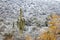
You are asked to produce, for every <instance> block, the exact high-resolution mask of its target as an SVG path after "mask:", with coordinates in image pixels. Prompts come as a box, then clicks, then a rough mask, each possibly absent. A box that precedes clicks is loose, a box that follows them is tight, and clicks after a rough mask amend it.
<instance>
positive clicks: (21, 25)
mask: <svg viewBox="0 0 60 40" xmlns="http://www.w3.org/2000/svg"><path fill="white" fill-rule="evenodd" d="M22 13H23V12H22V9H21V8H20V16H19V18H18V21H17V27H18V28H19V31H20V33H22V32H23V30H24V26H25V19H24V18H23V14H22Z"/></svg>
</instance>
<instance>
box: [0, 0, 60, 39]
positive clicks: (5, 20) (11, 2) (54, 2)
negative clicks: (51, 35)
mask: <svg viewBox="0 0 60 40" xmlns="http://www.w3.org/2000/svg"><path fill="white" fill-rule="evenodd" d="M20 8H22V10H23V15H24V18H25V22H26V28H25V31H24V33H23V34H24V35H26V34H31V35H32V36H36V35H38V34H39V33H40V32H41V31H44V30H46V29H47V28H48V27H47V26H46V23H45V22H46V21H47V19H46V18H47V17H48V16H49V15H50V14H51V13H52V12H56V13H58V14H60V1H59V0H0V30H1V31H0V33H1V35H0V36H1V37H0V40H2V39H3V38H4V37H3V36H2V35H4V34H5V33H10V32H12V30H14V31H15V33H14V36H16V37H15V40H18V39H17V38H19V36H18V35H19V31H18V28H17V26H16V21H17V19H18V16H19V15H20V14H19V13H20V11H19V10H20ZM13 22H14V23H15V24H14V28H13ZM36 26H37V27H36ZM41 27H42V28H41ZM3 29H4V30H3ZM40 29H41V30H40ZM38 30H40V31H38ZM37 31H38V33H36V32H37ZM17 34H18V35H17Z"/></svg>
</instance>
